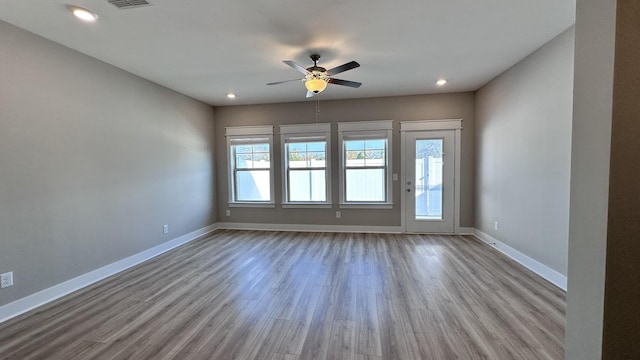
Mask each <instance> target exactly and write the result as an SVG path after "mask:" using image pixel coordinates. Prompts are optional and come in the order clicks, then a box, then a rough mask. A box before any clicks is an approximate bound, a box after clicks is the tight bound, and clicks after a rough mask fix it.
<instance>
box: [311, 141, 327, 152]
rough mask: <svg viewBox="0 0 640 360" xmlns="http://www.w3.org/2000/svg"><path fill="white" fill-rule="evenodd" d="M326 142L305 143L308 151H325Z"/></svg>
mask: <svg viewBox="0 0 640 360" xmlns="http://www.w3.org/2000/svg"><path fill="white" fill-rule="evenodd" d="M325 147H326V142H325V141H313V142H308V143H307V150H308V151H322V152H324V151H325Z"/></svg>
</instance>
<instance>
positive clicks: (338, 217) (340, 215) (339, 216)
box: [336, 211, 342, 219]
mask: <svg viewBox="0 0 640 360" xmlns="http://www.w3.org/2000/svg"><path fill="white" fill-rule="evenodd" d="M341 217H342V214H340V211H336V219H340V218H341Z"/></svg>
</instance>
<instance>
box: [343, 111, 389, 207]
mask: <svg viewBox="0 0 640 360" xmlns="http://www.w3.org/2000/svg"><path fill="white" fill-rule="evenodd" d="M392 131H393V120H376V121H350V122H339V123H338V143H339V145H340V155H339V156H340V205H339V206H340V208H362V209H392V208H393V183H392V173H393V166H392V161H391V159H392V156H391V149H392V148H393V143H392V138H393V136H392V135H393V134H392ZM345 138H346V139H347V140H348V139H353V138H363V139H382V138H384V139H386V142H387V144H386V153H385V156H386V168H385V182H386V184H385V185H386V186H385V191H386V194H385V195H386V196H385V197H386V200H385V201H373V202H363V201H346V170H347V168H346V159H345V144H344V140H345Z"/></svg>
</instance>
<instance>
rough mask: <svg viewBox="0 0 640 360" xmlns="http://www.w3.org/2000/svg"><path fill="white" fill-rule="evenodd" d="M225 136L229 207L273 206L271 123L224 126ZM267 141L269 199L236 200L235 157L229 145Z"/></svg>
mask: <svg viewBox="0 0 640 360" xmlns="http://www.w3.org/2000/svg"><path fill="white" fill-rule="evenodd" d="M225 137H226V138H227V174H228V191H229V195H228V196H229V197H228V199H229V200H228V202H227V204H228V206H229V207H271V208H273V207H275V190H274V187H275V186H274V174H273V172H274V171H273V168H274V162H275V161H274V158H273V125H266V126H233V127H226V128H225ZM252 142H253V143H264V142H268V143H269V188H270V189H269V193H270V196H269V197H270V200H269V201H238V200H236V199H235V192H234V189H235V176H234V174H235V168H234V167H235V158H234V157H233V156H232V155H233V154H232V151H231V146H232V145H234V143H235V144H239V143H252Z"/></svg>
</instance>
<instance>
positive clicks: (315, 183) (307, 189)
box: [289, 170, 327, 201]
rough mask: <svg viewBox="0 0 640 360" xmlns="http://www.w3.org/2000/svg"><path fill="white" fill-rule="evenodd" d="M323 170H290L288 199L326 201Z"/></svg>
mask: <svg viewBox="0 0 640 360" xmlns="http://www.w3.org/2000/svg"><path fill="white" fill-rule="evenodd" d="M325 179H326V177H325V170H290V171H289V201H327V195H326V190H325V189H326V186H325Z"/></svg>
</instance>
